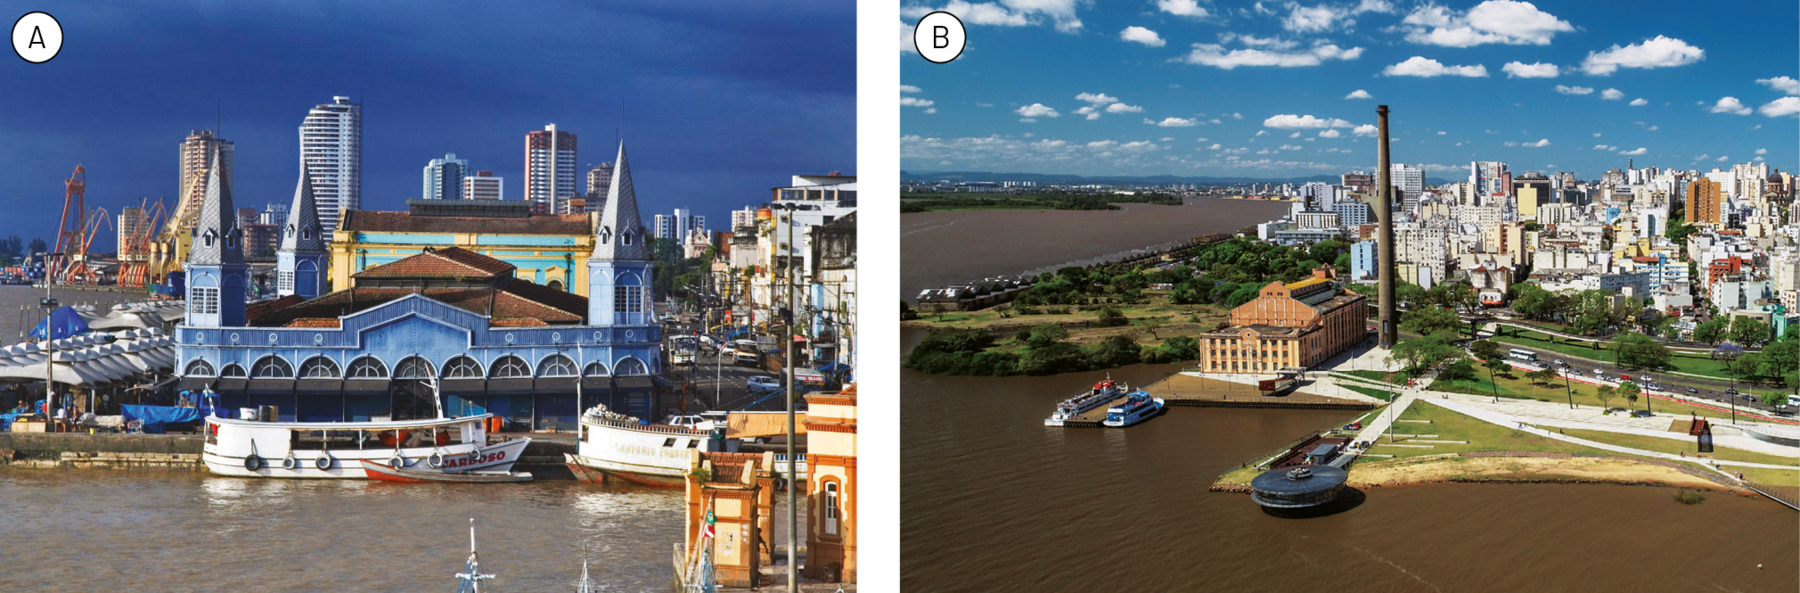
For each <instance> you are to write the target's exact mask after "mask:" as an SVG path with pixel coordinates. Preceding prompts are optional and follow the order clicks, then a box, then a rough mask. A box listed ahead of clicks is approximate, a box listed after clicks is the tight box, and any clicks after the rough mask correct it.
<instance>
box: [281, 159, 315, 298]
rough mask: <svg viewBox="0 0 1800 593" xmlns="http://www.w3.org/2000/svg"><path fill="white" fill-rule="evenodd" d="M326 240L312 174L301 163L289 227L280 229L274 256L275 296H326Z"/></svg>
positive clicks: (286, 225) (289, 217)
mask: <svg viewBox="0 0 1800 593" xmlns="http://www.w3.org/2000/svg"><path fill="white" fill-rule="evenodd" d="M326 255H327V254H326V252H325V237H324V235H323V234H322V233H321V229H320V227H319V210H318V204H317V202H316V201H315V200H314V199H313V187H312V172H311V171H309V170H308V168H307V166H306V163H304V162H302V163H300V183H299V184H297V185H295V186H294V203H293V204H292V205H290V206H289V207H288V219H287V224H285V225H283V226H282V227H281V250H280V251H279V252H277V253H276V254H275V276H276V279H275V294H276V295H278V296H288V295H298V296H300V297H301V298H307V299H310V298H313V297H316V296H319V295H321V294H324V293H325V257H326Z"/></svg>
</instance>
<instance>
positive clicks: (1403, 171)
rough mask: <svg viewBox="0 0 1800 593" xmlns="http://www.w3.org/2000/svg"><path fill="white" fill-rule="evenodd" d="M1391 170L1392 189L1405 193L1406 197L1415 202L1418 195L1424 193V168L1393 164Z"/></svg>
mask: <svg viewBox="0 0 1800 593" xmlns="http://www.w3.org/2000/svg"><path fill="white" fill-rule="evenodd" d="M1391 168H1392V169H1393V172H1392V173H1393V175H1394V187H1395V188H1396V189H1399V190H1400V191H1403V192H1406V193H1405V196H1406V197H1408V198H1412V199H1414V200H1417V199H1418V195H1419V194H1420V193H1423V192H1424V191H1425V168H1424V167H1420V166H1414V165H1408V164H1405V163H1394V165H1393V166H1392V167H1391ZM1409 209H1410V208H1409Z"/></svg>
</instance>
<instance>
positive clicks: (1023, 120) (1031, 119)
mask: <svg viewBox="0 0 1800 593" xmlns="http://www.w3.org/2000/svg"><path fill="white" fill-rule="evenodd" d="M1019 123H1025V124H1035V123H1037V118H1035V117H1021V118H1019Z"/></svg>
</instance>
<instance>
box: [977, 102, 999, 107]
mask: <svg viewBox="0 0 1800 593" xmlns="http://www.w3.org/2000/svg"><path fill="white" fill-rule="evenodd" d="M975 106H976V107H993V106H994V104H993V103H976V104H975Z"/></svg>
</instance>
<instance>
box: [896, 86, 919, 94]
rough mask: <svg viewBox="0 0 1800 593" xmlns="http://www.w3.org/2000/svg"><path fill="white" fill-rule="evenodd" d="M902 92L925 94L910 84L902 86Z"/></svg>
mask: <svg viewBox="0 0 1800 593" xmlns="http://www.w3.org/2000/svg"><path fill="white" fill-rule="evenodd" d="M900 92H902V93H918V92H923V91H922V90H921V89H920V88H919V87H916V86H913V85H910V84H903V85H900Z"/></svg>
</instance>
